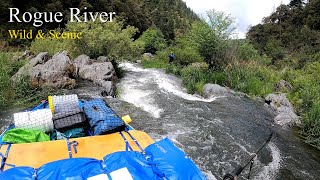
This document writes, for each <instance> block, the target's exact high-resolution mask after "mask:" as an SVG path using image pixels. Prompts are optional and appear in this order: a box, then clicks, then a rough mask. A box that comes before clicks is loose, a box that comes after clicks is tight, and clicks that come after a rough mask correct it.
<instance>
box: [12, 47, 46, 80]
mask: <svg viewBox="0 0 320 180" xmlns="http://www.w3.org/2000/svg"><path fill="white" fill-rule="evenodd" d="M49 58H50V57H49V55H48V52H41V53H39V54H38V55H37V56H36V57H34V58H32V59H31V60H30V61H29V63H27V64H26V65H24V66H23V67H21V68H20V69H19V71H18V72H17V73H16V74H15V75H13V76H12V80H13V81H15V82H16V81H18V80H19V79H20V78H21V77H23V76H25V75H30V74H31V69H32V68H33V67H35V66H36V65H38V64H44V63H46V62H47V61H48V60H49Z"/></svg>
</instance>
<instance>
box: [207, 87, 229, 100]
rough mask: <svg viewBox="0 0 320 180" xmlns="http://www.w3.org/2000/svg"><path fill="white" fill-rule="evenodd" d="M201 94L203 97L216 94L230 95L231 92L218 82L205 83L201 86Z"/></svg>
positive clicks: (215, 95)
mask: <svg viewBox="0 0 320 180" xmlns="http://www.w3.org/2000/svg"><path fill="white" fill-rule="evenodd" d="M202 94H203V96H204V97H205V98H210V97H213V96H214V97H217V96H230V95H231V92H230V91H229V90H228V89H227V88H225V87H222V86H220V85H218V84H206V85H204V86H203V90H202Z"/></svg>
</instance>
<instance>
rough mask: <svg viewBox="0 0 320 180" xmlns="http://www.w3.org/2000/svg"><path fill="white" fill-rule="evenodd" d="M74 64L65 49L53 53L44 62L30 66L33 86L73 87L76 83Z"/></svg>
mask: <svg viewBox="0 0 320 180" xmlns="http://www.w3.org/2000/svg"><path fill="white" fill-rule="evenodd" d="M73 74H74V66H73V64H72V62H71V60H70V58H69V56H68V54H67V52H66V51H63V52H61V53H60V52H59V53H57V54H55V55H54V56H53V57H52V58H51V59H50V60H48V61H47V62H45V63H44V64H38V65H36V66H35V67H33V68H31V72H30V77H31V83H32V85H33V86H49V87H53V88H65V87H67V88H73V87H74V86H75V85H76V81H75V79H72V78H70V77H72V75H73Z"/></svg>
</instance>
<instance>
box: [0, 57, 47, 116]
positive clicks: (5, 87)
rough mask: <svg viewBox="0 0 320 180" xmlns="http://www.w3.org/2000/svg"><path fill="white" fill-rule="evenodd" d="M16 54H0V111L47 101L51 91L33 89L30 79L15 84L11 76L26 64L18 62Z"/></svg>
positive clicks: (25, 78)
mask: <svg viewBox="0 0 320 180" xmlns="http://www.w3.org/2000/svg"><path fill="white" fill-rule="evenodd" d="M15 55H16V53H5V52H0V63H1V66H0V110H1V111H2V110H7V109H10V108H12V107H13V106H14V107H20V106H21V107H23V106H26V105H30V104H33V103H34V102H39V99H40V100H41V99H45V98H46V96H47V95H48V94H49V93H52V92H51V90H50V89H47V88H43V89H41V91H39V89H37V88H33V87H31V84H30V80H29V77H27V76H26V77H23V78H21V79H20V80H19V82H16V83H14V82H13V81H12V80H11V76H12V75H14V74H15V73H16V72H17V71H18V69H19V68H20V67H22V66H23V65H24V64H25V60H23V59H20V60H18V59H17V58H14V57H16V56H15Z"/></svg>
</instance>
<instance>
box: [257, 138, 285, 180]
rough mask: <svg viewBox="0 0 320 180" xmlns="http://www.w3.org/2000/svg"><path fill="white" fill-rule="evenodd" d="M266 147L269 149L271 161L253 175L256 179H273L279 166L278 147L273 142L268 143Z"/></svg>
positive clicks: (279, 155)
mask: <svg viewBox="0 0 320 180" xmlns="http://www.w3.org/2000/svg"><path fill="white" fill-rule="evenodd" d="M268 147H269V148H270V150H271V154H272V162H270V163H269V164H268V165H266V166H264V167H263V168H262V171H261V172H260V173H259V174H258V175H257V176H256V177H254V179H256V180H261V179H265V180H273V179H276V175H277V173H278V172H279V169H280V168H281V161H282V159H281V153H280V150H279V148H278V147H277V146H276V145H275V144H274V143H272V142H271V143H269V144H268Z"/></svg>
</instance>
